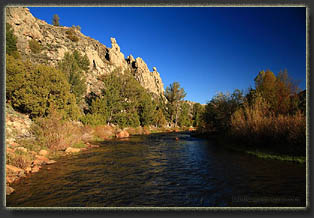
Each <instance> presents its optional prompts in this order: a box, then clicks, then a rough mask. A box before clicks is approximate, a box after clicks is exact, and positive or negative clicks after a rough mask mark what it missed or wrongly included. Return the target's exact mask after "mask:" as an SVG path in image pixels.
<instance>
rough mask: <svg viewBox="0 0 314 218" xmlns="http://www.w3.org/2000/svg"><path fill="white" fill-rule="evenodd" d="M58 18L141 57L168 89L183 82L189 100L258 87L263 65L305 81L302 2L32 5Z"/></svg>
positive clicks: (46, 17)
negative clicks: (296, 4) (276, 4)
mask: <svg viewBox="0 0 314 218" xmlns="http://www.w3.org/2000/svg"><path fill="white" fill-rule="evenodd" d="M29 9H30V12H31V13H32V14H33V15H34V16H35V17H37V18H39V19H41V20H45V21H46V22H47V23H49V24H52V18H53V15H54V14H58V16H59V17H60V25H63V26H72V25H79V26H80V27H81V32H82V33H83V34H84V35H86V36H90V37H92V38H94V39H96V40H98V41H99V42H101V43H103V44H104V45H106V46H107V47H111V42H110V37H114V38H116V40H117V43H118V45H119V46H120V49H121V52H122V53H123V54H124V56H125V57H127V56H128V55H130V54H132V55H133V57H134V58H136V57H141V58H142V59H143V60H144V61H145V62H146V64H147V66H148V68H149V69H150V71H152V69H153V67H156V68H157V71H158V72H159V73H160V76H161V78H162V81H163V83H164V87H165V88H166V87H167V86H169V85H170V84H171V83H173V82H179V83H180V85H181V87H183V88H184V90H185V92H186V93H187V95H186V97H185V100H190V101H194V102H199V103H201V104H205V103H207V102H208V101H210V100H211V99H212V97H213V96H215V95H216V94H218V93H219V92H223V93H226V92H233V91H234V90H235V89H240V90H243V91H246V90H247V89H248V88H249V87H252V88H254V78H255V77H256V76H257V74H258V72H260V71H261V70H271V71H272V72H274V73H275V75H277V74H278V72H279V71H280V70H284V69H286V70H287V71H288V73H289V75H290V76H291V77H292V78H293V79H294V80H296V81H298V82H299V87H300V88H301V89H305V87H306V22H305V20H306V10H305V8H304V7H36V8H35V7H30V8H29Z"/></svg>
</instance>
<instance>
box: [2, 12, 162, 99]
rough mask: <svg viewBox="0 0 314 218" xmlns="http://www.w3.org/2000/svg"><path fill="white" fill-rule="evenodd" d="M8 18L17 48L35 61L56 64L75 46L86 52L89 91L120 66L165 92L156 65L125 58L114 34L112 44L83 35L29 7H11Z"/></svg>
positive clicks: (144, 83)
mask: <svg viewBox="0 0 314 218" xmlns="http://www.w3.org/2000/svg"><path fill="white" fill-rule="evenodd" d="M6 22H7V23H9V24H11V25H12V28H13V30H14V34H15V35H16V36H17V48H18V51H19V52H20V54H21V55H22V57H24V58H27V59H30V60H31V61H33V62H35V63H44V64H49V65H53V66H56V65H57V63H58V61H60V60H61V59H62V58H63V57H64V54H65V53H66V52H72V51H74V50H77V51H79V52H80V53H81V54H82V55H86V56H87V57H88V59H89V61H90V69H89V72H88V73H86V75H85V76H86V80H87V87H88V92H91V91H93V92H95V93H98V92H99V90H100V88H101V87H102V83H101V82H100V81H99V80H98V78H99V76H101V75H106V74H110V73H112V72H113V71H114V70H115V69H119V72H120V73H122V74H123V73H124V72H125V71H130V72H132V74H133V75H134V77H135V78H136V79H137V80H138V81H139V82H140V84H141V85H142V86H143V87H144V88H146V89H147V90H148V91H149V92H152V93H154V94H156V95H160V94H163V92H164V87H163V83H162V80H161V78H160V75H159V73H158V72H157V69H156V67H154V68H153V71H152V72H151V71H150V70H149V69H148V67H147V65H146V63H145V62H144V61H143V60H142V58H139V57H138V58H136V59H135V58H134V57H133V56H132V55H129V56H128V57H127V58H125V56H124V54H123V53H122V52H121V51H120V47H119V45H118V44H117V41H116V39H115V38H111V48H108V47H106V46H105V45H103V44H101V43H100V42H99V41H97V40H95V39H92V38H90V37H88V36H85V35H83V34H82V33H81V32H80V31H79V29H78V28H75V27H64V26H53V25H50V24H48V23H46V22H45V21H42V20H39V19H37V18H35V17H34V16H33V15H32V14H31V13H30V11H29V9H28V8H24V7H8V8H7V9H6ZM32 40H35V41H37V42H38V43H39V45H40V48H41V49H40V52H38V53H35V52H32V50H31V48H30V45H29V42H30V41H32Z"/></svg>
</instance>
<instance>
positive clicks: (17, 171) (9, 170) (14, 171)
mask: <svg viewBox="0 0 314 218" xmlns="http://www.w3.org/2000/svg"><path fill="white" fill-rule="evenodd" d="M6 174H7V175H22V174H24V170H23V169H21V168H18V167H15V166H12V165H9V164H7V165H6Z"/></svg>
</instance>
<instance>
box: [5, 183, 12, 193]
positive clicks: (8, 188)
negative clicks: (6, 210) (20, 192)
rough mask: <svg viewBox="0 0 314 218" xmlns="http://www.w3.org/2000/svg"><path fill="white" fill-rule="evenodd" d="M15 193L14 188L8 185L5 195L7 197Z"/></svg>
mask: <svg viewBox="0 0 314 218" xmlns="http://www.w3.org/2000/svg"><path fill="white" fill-rule="evenodd" d="M13 192H14V188H12V187H10V186H9V185H8V184H7V185H6V189H5V193H6V195H10V194H11V193H13Z"/></svg>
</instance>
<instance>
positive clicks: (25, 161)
mask: <svg viewBox="0 0 314 218" xmlns="http://www.w3.org/2000/svg"><path fill="white" fill-rule="evenodd" d="M33 160H34V156H33V155H32V154H30V153H27V152H22V151H14V152H13V153H11V152H7V153H6V162H7V164H10V165H12V166H16V167H18V168H21V169H25V168H26V167H28V166H29V165H30V164H31V163H32V161H33Z"/></svg>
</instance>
